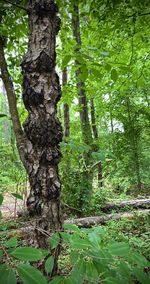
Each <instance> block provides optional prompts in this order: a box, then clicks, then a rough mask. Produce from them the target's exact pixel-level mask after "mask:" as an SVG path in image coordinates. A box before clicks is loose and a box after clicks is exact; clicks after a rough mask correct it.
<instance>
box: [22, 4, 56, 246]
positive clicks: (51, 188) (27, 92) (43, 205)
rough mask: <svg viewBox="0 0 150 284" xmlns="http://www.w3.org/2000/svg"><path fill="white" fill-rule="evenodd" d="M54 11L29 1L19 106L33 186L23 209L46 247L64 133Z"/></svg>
mask: <svg viewBox="0 0 150 284" xmlns="http://www.w3.org/2000/svg"><path fill="white" fill-rule="evenodd" d="M57 12H58V10H57V6H56V4H55V3H54V1H53V0H34V1H33V0H30V1H29V4H28V14H29V29H30V35H29V43H28V51H27V53H26V55H25V57H24V59H23V61H22V64H21V66H22V73H23V101H24V104H25V107H26V109H27V111H28V118H27V120H26V122H25V124H24V131H25V134H26V137H27V139H28V142H27V144H26V149H25V160H26V168H27V172H28V175H29V181H30V185H31V191H30V195H29V197H28V200H27V207H28V210H29V214H30V215H31V216H34V215H36V216H38V218H37V222H36V227H37V230H36V239H37V243H38V246H40V247H45V246H46V242H45V240H46V236H45V235H44V234H43V232H53V231H57V230H60V228H61V213H60V200H59V199H60V180H59V176H58V163H59V160H60V157H61V155H60V151H59V143H60V141H61V140H62V129H61V125H60V122H59V120H58V118H57V108H56V107H57V102H58V101H59V99H60V97H61V89H60V85H59V78H58V75H57V73H56V71H55V59H56V53H55V43H56V35H57V33H58V31H59V28H60V19H59V17H58V16H57Z"/></svg>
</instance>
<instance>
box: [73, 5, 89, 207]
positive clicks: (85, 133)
mask: <svg viewBox="0 0 150 284" xmlns="http://www.w3.org/2000/svg"><path fill="white" fill-rule="evenodd" d="M72 23H73V35H74V38H75V41H76V44H77V48H76V50H75V52H76V54H78V53H79V52H80V49H81V34H80V17H79V7H78V1H77V3H76V4H75V5H74V6H73V14H72ZM75 64H76V66H77V67H78V68H77V70H76V80H77V90H78V97H79V107H80V122H81V132H82V139H83V142H84V143H85V144H86V145H88V146H91V145H92V132H91V128H90V121H89V114H88V103H87V98H86V93H85V83H84V81H82V80H80V79H79V78H80V75H81V73H82V72H81V68H80V63H79V61H78V60H75ZM83 158H84V162H85V169H84V171H83V180H84V185H83V190H82V192H81V193H80V207H81V208H83V206H84V205H85V204H86V203H87V204H88V203H89V200H90V196H91V193H92V181H93V173H92V172H91V173H89V171H88V167H89V166H90V164H91V153H90V151H89V152H88V153H84V155H83Z"/></svg>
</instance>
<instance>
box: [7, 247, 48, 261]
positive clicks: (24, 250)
mask: <svg viewBox="0 0 150 284" xmlns="http://www.w3.org/2000/svg"><path fill="white" fill-rule="evenodd" d="M11 256H13V257H15V258H18V259H20V260H25V261H26V260H28V261H37V260H40V259H42V258H44V256H43V253H42V251H40V250H39V249H36V248H32V247H20V248H16V249H15V250H14V251H13V252H11Z"/></svg>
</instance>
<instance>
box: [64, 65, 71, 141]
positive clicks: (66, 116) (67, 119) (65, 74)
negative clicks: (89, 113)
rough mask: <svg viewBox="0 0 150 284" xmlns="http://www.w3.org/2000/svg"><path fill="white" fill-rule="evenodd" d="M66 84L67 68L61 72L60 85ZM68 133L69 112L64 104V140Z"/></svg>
mask: <svg viewBox="0 0 150 284" xmlns="http://www.w3.org/2000/svg"><path fill="white" fill-rule="evenodd" d="M66 84H67V68H65V69H64V70H63V72H62V85H63V86H65V85H66ZM69 135H70V114H69V105H68V104H67V103H65V104H64V139H65V140H66V139H67V138H68V137H69Z"/></svg>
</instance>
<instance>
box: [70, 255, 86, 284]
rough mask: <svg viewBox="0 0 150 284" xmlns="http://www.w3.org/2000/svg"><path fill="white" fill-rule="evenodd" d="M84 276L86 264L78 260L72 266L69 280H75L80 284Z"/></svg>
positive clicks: (82, 260)
mask: <svg viewBox="0 0 150 284" xmlns="http://www.w3.org/2000/svg"><path fill="white" fill-rule="evenodd" d="M85 275H86V262H85V261H84V259H82V258H81V259H80V260H79V261H78V262H77V263H76V265H75V266H74V268H73V270H72V273H71V278H72V279H75V280H76V283H77V284H79V283H80V284H82V283H83V281H84V278H85Z"/></svg>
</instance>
